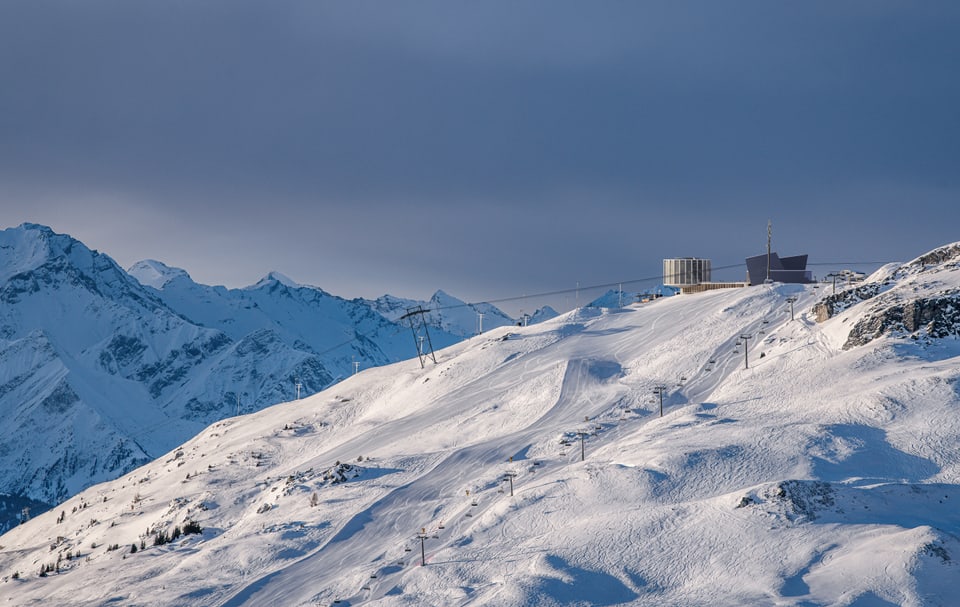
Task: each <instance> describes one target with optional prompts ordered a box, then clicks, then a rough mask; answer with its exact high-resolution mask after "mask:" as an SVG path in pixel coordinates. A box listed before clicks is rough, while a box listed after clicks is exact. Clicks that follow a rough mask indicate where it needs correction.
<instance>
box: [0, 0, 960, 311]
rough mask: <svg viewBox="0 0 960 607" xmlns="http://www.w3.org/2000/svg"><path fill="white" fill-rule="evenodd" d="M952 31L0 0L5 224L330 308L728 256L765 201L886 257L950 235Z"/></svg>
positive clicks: (775, 215)
mask: <svg viewBox="0 0 960 607" xmlns="http://www.w3.org/2000/svg"><path fill="white" fill-rule="evenodd" d="M958 32H960V4H957V3H956V2H941V1H937V0H930V1H925V2H922V3H916V2H907V1H902V2H895V1H889V0H869V1H867V0H864V1H848V2H836V1H833V0H831V1H810V2H769V1H738V0H732V1H730V2H713V1H703V2H686V1H670V2H666V1H654V0H650V1H640V2H637V1H614V0H611V1H607V2H602V3H597V2H568V1H565V0H550V1H546V0H542V1H539V0H538V1H526V2H524V1H520V2H517V1H515V0H511V1H497V0H491V1H486V2H461V1H456V0H444V1H431V2H426V1H409V2H387V1H381V2H369V1H365V0H359V1H356V0H352V1H350V2H317V1H315V0H310V1H302V2H290V1H282V0H280V1H276V2H248V1H246V0H230V1H226V0H209V1H204V2H195V1H193V0H183V1H178V0H165V1H163V2H160V1H149V0H144V1H140V2H128V1H125V0H117V1H103V0H85V1H84V2H73V1H67V0H63V1H57V2H53V1H49V0H4V2H2V3H0V82H2V83H3V84H2V86H0V211H2V213H0V228H2V227H11V226H16V225H19V224H20V223H22V222H35V223H42V224H45V225H49V226H51V227H52V228H53V229H54V230H56V231H58V232H64V233H68V234H70V235H72V236H74V237H75V238H78V239H80V240H81V241H83V242H84V243H85V244H87V245H88V246H90V247H92V248H95V249H97V250H100V251H102V252H104V253H107V254H109V255H110V256H111V257H113V258H114V259H116V260H117V262H118V263H120V264H121V265H123V266H124V267H128V266H130V265H132V264H133V263H134V262H136V261H139V260H141V259H147V258H150V259H157V260H160V261H163V262H164V263H167V264H168V265H172V266H176V267H181V268H183V269H185V270H187V271H188V272H189V273H190V274H191V276H192V277H193V278H194V279H195V280H197V281H198V282H202V283H205V284H224V285H227V286H231V287H237V286H244V285H248V284H252V283H254V282H256V281H257V280H258V279H259V278H260V277H262V276H263V275H265V274H266V273H267V272H269V271H271V270H278V271H280V272H282V273H284V274H286V275H288V276H290V277H291V278H293V279H294V280H296V281H298V282H301V283H305V284H312V285H316V286H319V287H321V288H323V289H325V290H327V291H329V292H331V293H334V294H337V295H340V296H343V297H348V298H349V297H357V296H363V297H376V296H378V295H381V294H383V293H392V294H395V295H400V296H406V297H415V298H427V297H429V296H430V295H431V294H432V293H433V291H435V290H436V289H443V290H445V291H447V292H448V293H451V294H453V295H456V296H458V297H460V298H462V299H465V300H467V301H483V300H495V299H501V298H510V297H515V296H520V295H528V296H529V295H532V294H536V293H542V292H547V291H555V290H562V289H573V288H575V286H576V285H577V284H578V283H579V284H580V285H581V286H584V287H586V286H589V285H599V284H608V283H609V284H612V283H617V282H621V281H623V282H629V281H634V280H638V279H646V278H652V277H655V276H657V275H658V274H659V273H660V272H661V267H662V259H663V258H665V257H683V256H697V257H706V258H710V259H711V260H712V262H713V265H714V267H722V266H725V265H731V264H740V263H742V261H743V259H744V258H745V257H747V256H750V255H755V254H759V253H762V252H763V251H764V250H765V247H766V228H767V221H768V220H769V221H772V223H773V248H774V250H776V251H779V252H780V254H781V255H793V254H798V253H808V254H809V255H810V262H811V263H812V264H825V265H822V266H821V265H817V266H812V267H811V269H813V270H814V273H815V274H820V275H822V274H825V273H826V272H828V271H829V270H831V269H839V268H841V267H846V266H852V265H854V263H860V262H868V261H870V262H872V261H906V260H909V259H912V258H913V257H916V256H917V255H919V254H922V253H924V252H926V251H928V250H930V249H932V248H935V247H937V246H939V245H942V244H946V243H948V242H954V241H956V240H960V231H958V230H957V226H958V225H960V221H958V220H960V204H957V202H958V193H960V78H958V77H957V72H956V66H957V65H958V62H960V35H958ZM744 273H745V267H743V268H741V267H737V268H734V269H732V270H730V271H729V272H728V273H727V274H726V275H718V276H715V278H719V279H728V280H732V279H741V278H742V277H743V275H744ZM650 284H651V283H649V282H648V283H646V284H641V283H635V284H633V285H628V286H625V289H626V288H641V287H645V286H649V285H650ZM589 295H590V294H589V293H587V292H585V293H584V294H583V295H582V297H584V298H586V297H589ZM573 297H574V296H573V295H570V296H568V297H565V300H566V301H565V302H564V303H569V304H571V305H572V304H573V303H574V302H573ZM576 297H577V298H579V297H581V296H579V295H577V296H576ZM525 303H526V302H525ZM554 303H557V302H556V299H555V300H554ZM580 303H582V301H581V302H580ZM527 305H529V303H528V304H527ZM560 305H563V303H561V304H560ZM508 307H509V306H508Z"/></svg>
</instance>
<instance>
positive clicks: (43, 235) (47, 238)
mask: <svg viewBox="0 0 960 607" xmlns="http://www.w3.org/2000/svg"><path fill="white" fill-rule="evenodd" d="M75 246H78V247H80V249H81V250H88V249H87V248H86V247H85V246H84V245H83V244H82V243H80V242H79V241H77V240H74V239H73V238H72V237H70V236H68V235H66V234H57V233H56V232H54V231H53V230H52V229H50V228H49V227H47V226H45V225H40V224H37V223H22V224H20V225H19V226H18V227H16V228H8V229H6V230H3V231H0V282H5V281H7V280H9V279H10V278H11V277H12V276H15V275H17V274H20V273H21V272H29V271H31V270H34V269H36V268H39V267H40V266H42V265H43V264H45V263H47V261H48V260H50V259H52V258H55V257H61V256H66V255H69V254H70V253H71V252H74V247H75Z"/></svg>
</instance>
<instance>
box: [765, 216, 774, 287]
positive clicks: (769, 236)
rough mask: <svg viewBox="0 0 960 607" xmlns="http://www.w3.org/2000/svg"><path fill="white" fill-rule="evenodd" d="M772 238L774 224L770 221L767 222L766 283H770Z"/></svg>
mask: <svg viewBox="0 0 960 607" xmlns="http://www.w3.org/2000/svg"><path fill="white" fill-rule="evenodd" d="M772 237H773V224H772V222H771V221H770V220H769V219H768V220H767V280H766V282H770V240H771V239H772Z"/></svg>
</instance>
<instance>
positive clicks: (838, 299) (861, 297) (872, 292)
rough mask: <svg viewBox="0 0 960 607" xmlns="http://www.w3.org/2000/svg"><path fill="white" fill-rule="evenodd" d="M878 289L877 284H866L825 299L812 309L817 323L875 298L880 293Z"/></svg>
mask: <svg viewBox="0 0 960 607" xmlns="http://www.w3.org/2000/svg"><path fill="white" fill-rule="evenodd" d="M880 287H881V285H879V284H867V285H862V286H860V287H857V288H854V289H850V290H848V291H842V292H840V293H834V294H832V295H829V296H827V297H825V298H824V299H823V300H822V301H821V302H820V303H818V304H817V305H815V306H814V307H813V312H814V314H815V315H816V317H817V322H824V321H825V320H827V319H829V318H833V317H834V316H836V315H837V314H840V313H841V312H843V311H844V310H847V309H848V308H851V307H853V306H855V305H857V304H858V303H860V302H862V301H866V300H868V299H872V298H873V297H876V295H877V294H878V293H879V292H880Z"/></svg>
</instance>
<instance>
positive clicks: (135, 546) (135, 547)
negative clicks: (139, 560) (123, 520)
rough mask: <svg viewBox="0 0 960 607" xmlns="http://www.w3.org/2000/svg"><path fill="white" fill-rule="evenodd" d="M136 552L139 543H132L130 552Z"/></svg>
mask: <svg viewBox="0 0 960 607" xmlns="http://www.w3.org/2000/svg"><path fill="white" fill-rule="evenodd" d="M136 553H137V545H136V544H130V554H136Z"/></svg>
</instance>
